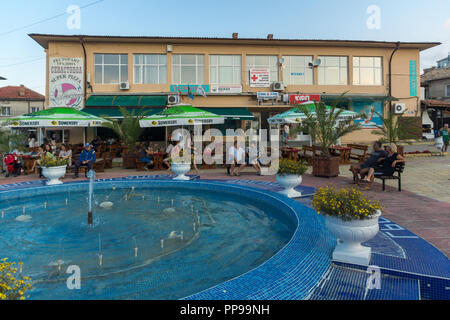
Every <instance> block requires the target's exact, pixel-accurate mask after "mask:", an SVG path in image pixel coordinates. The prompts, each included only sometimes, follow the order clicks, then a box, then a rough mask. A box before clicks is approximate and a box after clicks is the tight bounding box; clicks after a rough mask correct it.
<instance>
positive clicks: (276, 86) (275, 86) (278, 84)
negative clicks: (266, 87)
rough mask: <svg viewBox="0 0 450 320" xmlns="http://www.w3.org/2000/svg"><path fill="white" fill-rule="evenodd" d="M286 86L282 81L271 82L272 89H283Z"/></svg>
mask: <svg viewBox="0 0 450 320" xmlns="http://www.w3.org/2000/svg"><path fill="white" fill-rule="evenodd" d="M285 88H286V86H285V85H284V83H283V82H274V83H272V90H273V91H283V90H284V89H285Z"/></svg>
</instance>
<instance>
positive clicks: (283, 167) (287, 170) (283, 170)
mask: <svg viewBox="0 0 450 320" xmlns="http://www.w3.org/2000/svg"><path fill="white" fill-rule="evenodd" d="M306 170H308V166H307V165H306V164H305V162H304V161H294V160H289V159H280V161H279V164H278V172H277V174H278V175H289V174H293V175H299V176H301V175H303V174H304V173H305V172H306Z"/></svg>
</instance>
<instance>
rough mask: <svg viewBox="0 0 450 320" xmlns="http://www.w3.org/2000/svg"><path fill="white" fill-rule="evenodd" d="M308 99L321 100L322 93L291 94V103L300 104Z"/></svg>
mask: <svg viewBox="0 0 450 320" xmlns="http://www.w3.org/2000/svg"><path fill="white" fill-rule="evenodd" d="M308 101H317V102H320V94H291V95H289V103H290V104H300V103H303V102H308Z"/></svg>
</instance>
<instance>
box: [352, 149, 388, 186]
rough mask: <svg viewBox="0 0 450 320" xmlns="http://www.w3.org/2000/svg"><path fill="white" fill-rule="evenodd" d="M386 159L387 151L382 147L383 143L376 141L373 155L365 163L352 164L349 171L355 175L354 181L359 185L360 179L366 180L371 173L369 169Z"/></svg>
mask: <svg viewBox="0 0 450 320" xmlns="http://www.w3.org/2000/svg"><path fill="white" fill-rule="evenodd" d="M384 157H386V151H384V150H383V148H382V147H381V143H380V142H378V141H376V142H375V143H374V144H373V152H372V154H371V155H370V157H369V158H368V159H367V160H366V161H365V162H364V163H358V164H352V165H351V166H350V169H349V170H350V171H351V172H352V173H353V180H354V181H355V182H356V183H358V182H359V181H360V179H361V180H362V179H364V177H365V176H366V175H367V174H368V173H369V169H370V168H373V167H375V166H376V165H377V164H378V160H379V159H380V158H384ZM360 177H361V178H360Z"/></svg>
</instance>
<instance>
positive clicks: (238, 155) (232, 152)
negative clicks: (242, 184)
mask: <svg viewBox="0 0 450 320" xmlns="http://www.w3.org/2000/svg"><path fill="white" fill-rule="evenodd" d="M227 163H228V164H231V169H230V173H229V174H230V175H232V176H239V175H240V172H241V170H242V169H244V168H245V166H246V165H247V164H246V163H245V151H244V149H243V148H242V147H241V146H238V141H237V140H236V141H234V145H233V146H232V147H230V149H228V160H227ZM236 165H239V167H238V168H237V170H236V172H235V168H236Z"/></svg>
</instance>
